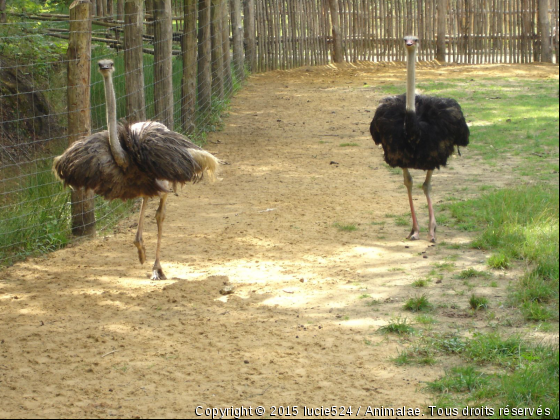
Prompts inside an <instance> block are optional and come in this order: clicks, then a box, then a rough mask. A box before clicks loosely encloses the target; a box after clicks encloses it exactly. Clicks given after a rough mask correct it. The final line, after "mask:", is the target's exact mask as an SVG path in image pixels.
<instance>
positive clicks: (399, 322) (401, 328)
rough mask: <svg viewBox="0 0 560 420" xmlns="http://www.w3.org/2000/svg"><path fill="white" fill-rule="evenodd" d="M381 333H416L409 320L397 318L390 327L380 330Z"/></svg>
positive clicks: (393, 319)
mask: <svg viewBox="0 0 560 420" xmlns="http://www.w3.org/2000/svg"><path fill="white" fill-rule="evenodd" d="M379 331H380V332H382V333H391V334H398V335H405V334H412V333H414V328H413V327H412V325H410V322H409V321H408V318H401V317H397V318H392V319H391V322H390V323H389V324H388V325H385V326H384V327H381V328H379Z"/></svg>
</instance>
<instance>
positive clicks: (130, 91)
mask: <svg viewBox="0 0 560 420" xmlns="http://www.w3.org/2000/svg"><path fill="white" fill-rule="evenodd" d="M143 16H144V13H143V9H142V0H126V1H125V4H124V68H125V73H126V76H125V78H124V83H125V91H126V119H127V121H128V122H129V123H134V122H139V121H146V99H145V97H144V66H143V63H144V53H143V51H142V47H143V41H142V27H143V21H144V17H143Z"/></svg>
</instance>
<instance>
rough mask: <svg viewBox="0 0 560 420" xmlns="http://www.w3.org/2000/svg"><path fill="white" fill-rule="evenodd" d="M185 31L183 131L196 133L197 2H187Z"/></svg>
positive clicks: (188, 0) (183, 44) (187, 0)
mask: <svg viewBox="0 0 560 420" xmlns="http://www.w3.org/2000/svg"><path fill="white" fill-rule="evenodd" d="M184 13H185V29H184V36H183V43H182V49H183V86H182V97H183V98H182V103H181V121H182V124H183V130H184V131H185V132H187V133H189V134H190V133H192V132H194V130H195V128H196V125H195V124H196V123H195V121H196V53H197V45H196V32H197V31H196V23H197V19H198V17H197V0H185V8H184Z"/></svg>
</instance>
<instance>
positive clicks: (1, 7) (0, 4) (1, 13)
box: [0, 0, 7, 23]
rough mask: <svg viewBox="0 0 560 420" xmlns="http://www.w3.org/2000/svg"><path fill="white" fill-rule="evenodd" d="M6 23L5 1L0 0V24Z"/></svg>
mask: <svg viewBox="0 0 560 420" xmlns="http://www.w3.org/2000/svg"><path fill="white" fill-rule="evenodd" d="M6 22H7V19H6V0H0V23H6Z"/></svg>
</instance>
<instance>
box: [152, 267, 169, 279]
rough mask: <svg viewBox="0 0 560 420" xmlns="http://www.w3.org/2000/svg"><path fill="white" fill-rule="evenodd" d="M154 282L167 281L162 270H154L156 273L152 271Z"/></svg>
mask: <svg viewBox="0 0 560 420" xmlns="http://www.w3.org/2000/svg"><path fill="white" fill-rule="evenodd" d="M152 280H167V277H166V276H165V274H163V270H162V269H161V268H154V271H152Z"/></svg>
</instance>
